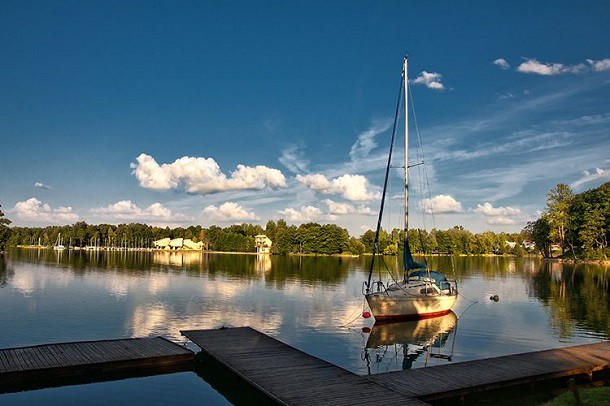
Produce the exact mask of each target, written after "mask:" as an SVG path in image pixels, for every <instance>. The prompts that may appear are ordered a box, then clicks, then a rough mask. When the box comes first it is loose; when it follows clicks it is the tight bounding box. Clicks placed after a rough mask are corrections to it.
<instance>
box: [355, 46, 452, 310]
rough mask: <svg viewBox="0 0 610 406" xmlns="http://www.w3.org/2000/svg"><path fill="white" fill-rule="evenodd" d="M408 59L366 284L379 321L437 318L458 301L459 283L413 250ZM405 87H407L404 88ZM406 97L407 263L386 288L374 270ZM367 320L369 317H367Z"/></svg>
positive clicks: (368, 298) (367, 298) (365, 289)
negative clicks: (419, 258) (432, 267)
mask: <svg viewBox="0 0 610 406" xmlns="http://www.w3.org/2000/svg"><path fill="white" fill-rule="evenodd" d="M407 67H408V58H407V57H406V56H405V59H404V63H403V72H402V82H401V87H400V88H401V92H402V94H400V95H399V97H398V105H397V106H396V115H395V118H394V128H393V131H392V140H391V143H390V152H389V156H388V163H387V167H386V172H385V179H384V185H383V194H382V197H381V208H380V210H379V218H378V220H377V230H376V232H375V242H374V244H373V257H372V260H371V265H370V269H369V275H368V280H367V281H365V282H364V284H363V293H364V296H365V298H366V301H367V302H368V304H369V307H370V308H371V313H372V314H373V316H375V319H376V320H392V319H417V318H424V317H435V316H440V315H444V314H447V313H449V312H450V311H451V306H453V304H454V303H455V300H456V299H457V295H458V290H457V283H456V281H455V280H453V281H450V280H448V279H447V277H446V276H445V275H444V274H443V273H441V272H438V271H433V270H430V269H429V268H428V266H427V265H426V264H422V263H419V262H416V261H415V260H414V259H413V256H412V255H411V249H410V248H409V233H408V231H409V113H408V112H409V110H408V105H409V103H408V100H409V98H408V94H409V93H408V83H409V82H408V77H407ZM403 85H404V86H403ZM402 95H404V107H405V110H404V111H405V114H404V115H405V133H404V138H405V151H404V154H405V161H404V175H405V182H404V220H405V222H404V241H403V245H404V246H403V264H404V278H403V279H402V280H399V281H396V282H394V283H391V284H390V283H389V284H388V286H385V285H384V284H383V282H382V281H381V280H379V281H375V282H373V281H372V280H371V278H372V275H373V268H374V265H375V255H376V254H377V250H378V242H379V231H380V230H381V219H382V215H383V207H384V203H385V198H386V192H387V185H388V175H389V173H390V165H391V162H392V151H393V148H394V139H395V135H396V125H397V121H398V111H399V105H400V100H401V96H402ZM365 317H367V315H365Z"/></svg>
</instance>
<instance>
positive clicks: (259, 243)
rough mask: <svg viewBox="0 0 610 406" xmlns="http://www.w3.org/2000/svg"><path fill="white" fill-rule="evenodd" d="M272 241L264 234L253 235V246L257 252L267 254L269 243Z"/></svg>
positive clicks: (269, 250)
mask: <svg viewBox="0 0 610 406" xmlns="http://www.w3.org/2000/svg"><path fill="white" fill-rule="evenodd" d="M272 244H273V243H272V242H271V240H270V239H269V237H267V236H266V235H264V234H259V235H257V236H255V237H254V246H255V247H256V253H257V254H269V253H270V252H271V245H272Z"/></svg>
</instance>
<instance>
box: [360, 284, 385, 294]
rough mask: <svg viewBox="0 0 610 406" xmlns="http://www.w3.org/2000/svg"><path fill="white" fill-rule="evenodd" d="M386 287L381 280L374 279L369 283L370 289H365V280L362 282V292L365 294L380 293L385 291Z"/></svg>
mask: <svg viewBox="0 0 610 406" xmlns="http://www.w3.org/2000/svg"><path fill="white" fill-rule="evenodd" d="M386 291H387V288H386V287H385V285H384V283H383V282H382V281H375V282H372V283H371V286H370V289H367V284H366V281H365V282H362V294H363V295H367V294H370V293H380V292H386Z"/></svg>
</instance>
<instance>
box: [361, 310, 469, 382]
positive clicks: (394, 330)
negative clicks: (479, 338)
mask: <svg viewBox="0 0 610 406" xmlns="http://www.w3.org/2000/svg"><path fill="white" fill-rule="evenodd" d="M457 322H458V319H457V316H456V315H455V313H454V312H449V313H448V314H446V315H444V316H440V317H433V318H427V319H422V320H411V321H404V322H395V323H383V324H379V323H375V325H374V326H373V328H372V329H371V330H370V333H369V337H368V339H367V341H366V345H365V348H364V351H363V359H364V361H365V362H366V365H367V369H368V373H369V374H371V373H379V372H385V371H390V370H393V369H397V368H396V366H397V365H400V369H411V368H413V367H414V363H415V362H417V361H418V360H419V362H420V363H421V364H422V365H421V366H424V367H425V366H428V364H429V361H430V360H431V359H434V360H445V361H451V357H452V355H453V351H454V345H455V335H456V332H457V329H456V326H457ZM450 336H451V337H452V338H451V344H450V345H449V348H448V349H447V351H445V348H444V347H445V346H446V343H447V342H448V341H449V339H450Z"/></svg>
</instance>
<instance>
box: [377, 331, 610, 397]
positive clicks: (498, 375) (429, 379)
mask: <svg viewBox="0 0 610 406" xmlns="http://www.w3.org/2000/svg"><path fill="white" fill-rule="evenodd" d="M602 370H606V371H610V341H606V342H601V343H596V344H584V345H576V346H573V347H565V348H557V349H553V350H544V351H536V352H529V353H525V354H516V355H507V356H502V357H494V358H486V359H481V360H475V361H466V362H458V363H455V364H447V365H440V366H433V367H427V368H420V369H411V370H405V371H396V372H385V373H382V374H378V375H371V376H370V379H371V380H373V381H375V382H377V383H379V384H381V385H383V386H385V387H387V388H390V389H392V390H395V391H398V392H404V393H413V394H415V396H417V397H418V398H419V399H423V400H434V399H441V398H447V397H455V396H460V395H465V394H471V393H475V392H482V391H487V390H494V389H500V388H506V387H513V386H518V385H523V384H530V383H536V382H541V381H550V380H555V379H559V378H566V377H572V376H589V377H591V376H592V375H593V374H594V373H596V372H600V371H602Z"/></svg>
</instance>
